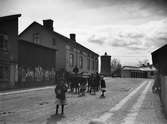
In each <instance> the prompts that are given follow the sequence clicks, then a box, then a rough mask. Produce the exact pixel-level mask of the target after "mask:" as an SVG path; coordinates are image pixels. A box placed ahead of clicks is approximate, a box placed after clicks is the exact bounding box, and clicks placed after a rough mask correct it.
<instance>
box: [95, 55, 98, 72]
mask: <svg viewBox="0 0 167 124" xmlns="http://www.w3.org/2000/svg"><path fill="white" fill-rule="evenodd" d="M95 70H96V71H97V70H98V59H97V58H95Z"/></svg>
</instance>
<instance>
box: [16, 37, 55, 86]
mask: <svg viewBox="0 0 167 124" xmlns="http://www.w3.org/2000/svg"><path fill="white" fill-rule="evenodd" d="M55 61H56V50H55V49H51V48H47V47H44V46H41V45H37V44H34V43H31V42H27V41H24V40H19V41H18V82H17V84H16V85H17V86H18V87H30V86H37V85H40V86H41V85H48V84H54V83H55V76H56V65H55V63H56V62H55Z"/></svg>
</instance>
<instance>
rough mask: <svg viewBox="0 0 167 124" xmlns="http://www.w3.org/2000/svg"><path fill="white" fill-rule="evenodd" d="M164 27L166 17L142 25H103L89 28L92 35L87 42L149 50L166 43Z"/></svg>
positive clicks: (166, 33)
mask: <svg viewBox="0 0 167 124" xmlns="http://www.w3.org/2000/svg"><path fill="white" fill-rule="evenodd" d="M166 29H167V18H164V19H162V20H157V21H150V22H148V23H145V24H142V25H121V26H120V25H118V26H116V25H114V26H113V25H108V26H107V25H104V26H99V27H96V28H95V29H93V28H92V29H91V31H92V33H93V31H94V35H92V36H91V37H89V38H88V42H90V43H96V44H99V45H104V46H107V45H109V46H111V47H112V48H123V49H127V50H131V51H134V50H135V51H149V52H151V51H153V50H155V49H157V48H159V47H161V46H163V45H165V44H167V30H166ZM95 32H96V33H95ZM95 34H96V35H95Z"/></svg>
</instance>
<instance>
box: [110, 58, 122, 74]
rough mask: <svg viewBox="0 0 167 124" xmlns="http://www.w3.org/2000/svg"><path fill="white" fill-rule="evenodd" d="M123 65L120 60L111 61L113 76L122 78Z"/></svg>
mask: <svg viewBox="0 0 167 124" xmlns="http://www.w3.org/2000/svg"><path fill="white" fill-rule="evenodd" d="M121 67H122V65H121V63H120V61H119V60H118V59H116V58H114V59H112V60H111V74H112V76H120V75H121Z"/></svg>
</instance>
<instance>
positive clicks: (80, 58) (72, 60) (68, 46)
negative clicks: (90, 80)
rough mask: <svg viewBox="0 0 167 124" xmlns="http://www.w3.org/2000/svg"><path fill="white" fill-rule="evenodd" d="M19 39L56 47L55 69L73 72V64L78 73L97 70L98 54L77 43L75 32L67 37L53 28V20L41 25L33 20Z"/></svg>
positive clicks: (45, 21)
mask: <svg viewBox="0 0 167 124" xmlns="http://www.w3.org/2000/svg"><path fill="white" fill-rule="evenodd" d="M19 38H20V39H23V40H26V41H30V42H33V43H35V44H40V45H42V46H45V47H48V48H53V49H57V55H56V70H57V71H59V70H62V69H63V70H66V71H68V72H73V69H74V67H75V66H77V67H78V69H79V73H82V72H84V73H89V74H90V73H95V72H98V54H96V53H95V52H93V51H91V50H90V49H88V48H86V47H84V46H82V45H81V44H79V43H77V41H76V38H75V34H70V38H67V37H65V36H63V35H61V34H59V33H57V32H55V31H54V30H53V20H51V19H49V20H43V25H41V24H39V23H37V22H33V23H32V24H31V25H30V26H28V27H27V28H26V29H25V30H24V31H23V32H22V33H21V34H20V35H19Z"/></svg>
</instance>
